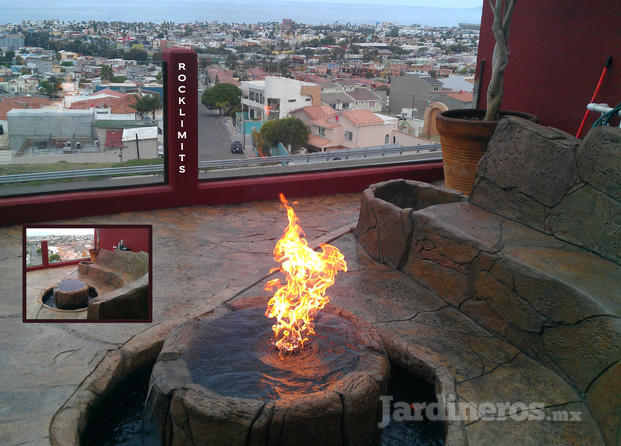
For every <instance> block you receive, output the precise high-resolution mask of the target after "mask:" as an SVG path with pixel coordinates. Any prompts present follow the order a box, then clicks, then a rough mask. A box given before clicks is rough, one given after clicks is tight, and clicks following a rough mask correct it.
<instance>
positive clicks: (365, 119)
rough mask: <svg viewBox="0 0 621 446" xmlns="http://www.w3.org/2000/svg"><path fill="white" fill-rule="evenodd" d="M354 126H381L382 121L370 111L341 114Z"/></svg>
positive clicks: (353, 111)
mask: <svg viewBox="0 0 621 446" xmlns="http://www.w3.org/2000/svg"><path fill="white" fill-rule="evenodd" d="M341 114H342V115H343V116H345V117H346V118H347V119H349V120H350V121H351V122H352V124H354V125H369V124H383V123H384V120H383V119H382V118H380V117H379V116H377V115H376V114H375V113H373V112H372V111H371V110H368V109H363V110H346V111H344V112H341Z"/></svg>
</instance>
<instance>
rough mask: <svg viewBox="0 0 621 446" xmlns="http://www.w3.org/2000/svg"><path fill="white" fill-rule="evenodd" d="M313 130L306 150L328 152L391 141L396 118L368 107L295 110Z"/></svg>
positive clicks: (305, 108) (321, 107)
mask: <svg viewBox="0 0 621 446" xmlns="http://www.w3.org/2000/svg"><path fill="white" fill-rule="evenodd" d="M291 115H292V116H295V117H296V118H299V119H300V120H302V121H303V122H304V123H305V124H306V125H307V126H308V127H309V129H310V136H309V139H308V144H307V150H309V151H311V152H325V151H330V150H338V149H356V148H361V147H372V146H379V145H383V144H390V143H391V141H392V139H393V138H392V132H393V130H395V129H396V124H397V119H395V118H390V117H387V116H386V117H382V116H380V115H377V114H375V113H373V112H372V111H370V110H368V109H365V110H345V111H337V110H334V109H333V108H332V107H330V106H327V105H322V106H314V107H304V108H301V109H299V110H294V111H293V112H292V113H291Z"/></svg>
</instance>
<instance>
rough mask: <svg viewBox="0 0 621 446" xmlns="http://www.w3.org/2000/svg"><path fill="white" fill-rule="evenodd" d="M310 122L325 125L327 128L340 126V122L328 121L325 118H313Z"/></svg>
mask: <svg viewBox="0 0 621 446" xmlns="http://www.w3.org/2000/svg"><path fill="white" fill-rule="evenodd" d="M311 124H315V125H318V126H320V127H326V128H329V129H334V128H336V127H340V126H341V124H337V123H334V122H330V121H328V120H327V119H326V118H321V119H314V120H312V121H311Z"/></svg>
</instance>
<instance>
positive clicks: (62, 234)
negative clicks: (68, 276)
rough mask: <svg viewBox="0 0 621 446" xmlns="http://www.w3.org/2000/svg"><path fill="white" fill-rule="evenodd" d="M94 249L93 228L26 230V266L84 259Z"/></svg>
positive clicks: (41, 228) (40, 228)
mask: <svg viewBox="0 0 621 446" xmlns="http://www.w3.org/2000/svg"><path fill="white" fill-rule="evenodd" d="M94 248H95V229H94V228H58V227H55V228H43V227H37V228H26V266H38V265H46V264H53V263H59V262H68V261H71V260H79V259H84V258H87V257H89V250H90V249H94Z"/></svg>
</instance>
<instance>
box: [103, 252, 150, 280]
mask: <svg viewBox="0 0 621 446" xmlns="http://www.w3.org/2000/svg"><path fill="white" fill-rule="evenodd" d="M97 263H98V264H99V265H104V266H109V267H110V268H115V269H118V270H121V271H124V272H126V273H130V274H133V275H134V276H136V277H141V276H143V275H145V274H146V273H147V272H148V271H149V254H147V253H146V252H143V251H141V252H131V251H119V250H118V249H115V250H114V251H108V250H107V249H102V250H100V251H99V256H98V257H97Z"/></svg>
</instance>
